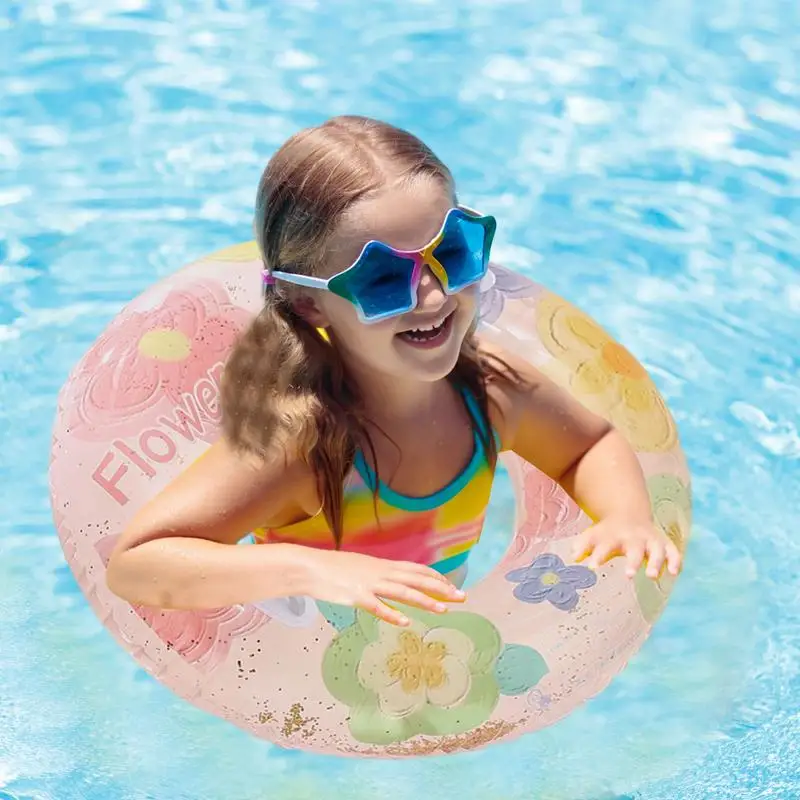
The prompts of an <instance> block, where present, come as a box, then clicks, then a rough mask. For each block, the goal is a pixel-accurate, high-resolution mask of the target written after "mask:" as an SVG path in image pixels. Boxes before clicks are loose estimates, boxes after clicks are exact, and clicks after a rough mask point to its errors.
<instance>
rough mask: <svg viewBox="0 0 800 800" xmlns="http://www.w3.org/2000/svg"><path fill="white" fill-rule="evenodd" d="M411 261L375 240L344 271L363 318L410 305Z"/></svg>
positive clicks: (403, 309) (379, 315)
mask: <svg viewBox="0 0 800 800" xmlns="http://www.w3.org/2000/svg"><path fill="white" fill-rule="evenodd" d="M413 272H414V261H413V259H410V258H403V257H402V256H398V255H397V254H396V253H394V252H392V250H390V249H389V248H388V247H385V246H383V245H381V244H379V243H377V242H376V243H373V244H371V245H370V246H369V247H368V248H367V250H366V252H365V253H364V255H363V256H362V259H361V262H360V263H359V264H358V266H356V267H355V268H354V269H353V270H352V272H350V273H348V276H347V277H348V280H347V292H348V294H349V295H350V297H351V298H352V299H353V302H355V304H356V305H357V306H358V307H359V308H360V309H361V313H362V314H363V315H364V317H365V318H366V319H376V318H378V317H384V316H391V315H392V314H402V313H404V312H406V311H408V310H410V309H412V308H413V307H414V297H413V295H412V293H411V274H412V273H413Z"/></svg>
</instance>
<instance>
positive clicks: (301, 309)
mask: <svg viewBox="0 0 800 800" xmlns="http://www.w3.org/2000/svg"><path fill="white" fill-rule="evenodd" d="M292 308H293V309H294V313H295V314H297V316H298V317H302V318H303V319H304V320H305V321H306V322H307V323H308V324H309V325H313V326H314V327H315V328H327V327H328V325H329V324H330V323H329V321H328V318H327V316H326V315H325V313H324V312H323V311H322V310H321V309H320V308H319V306H318V305H317V304H316V303H315V302H314V298H313V297H311V296H309V295H303V296H302V297H299V298H297V300H294V301H293V302H292Z"/></svg>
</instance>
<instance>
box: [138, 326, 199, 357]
mask: <svg viewBox="0 0 800 800" xmlns="http://www.w3.org/2000/svg"><path fill="white" fill-rule="evenodd" d="M191 350H192V343H191V342H190V341H189V338H188V337H187V336H186V334H184V333H181V331H175V330H170V329H169V328H156V329H155V330H153V331H147V333H145V334H144V336H142V338H141V339H139V352H140V353H141V354H142V355H143V356H148V357H150V358H155V359H157V360H158V361H183V359H184V358H186V356H188V355H189V353H190V352H191Z"/></svg>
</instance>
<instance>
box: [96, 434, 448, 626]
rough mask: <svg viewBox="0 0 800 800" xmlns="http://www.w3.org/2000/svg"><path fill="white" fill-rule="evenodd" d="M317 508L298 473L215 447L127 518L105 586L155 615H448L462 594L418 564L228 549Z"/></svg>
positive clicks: (294, 466) (286, 548) (309, 551)
mask: <svg viewBox="0 0 800 800" xmlns="http://www.w3.org/2000/svg"><path fill="white" fill-rule="evenodd" d="M318 509H319V498H318V496H317V490H316V481H315V479H314V476H313V474H312V473H311V471H310V469H309V467H308V466H307V465H306V464H304V463H302V462H300V461H297V460H295V461H291V460H290V459H289V458H287V457H286V455H285V454H283V453H278V452H276V453H275V454H273V456H272V457H271V458H267V459H265V460H264V461H256V460H255V459H251V458H247V457H244V456H242V455H241V454H239V453H236V452H235V451H234V450H233V449H232V448H231V447H230V446H229V445H228V444H227V443H226V441H225V440H221V441H220V442H218V443H217V444H215V445H214V446H213V447H212V448H211V449H210V450H209V451H208V452H207V453H206V454H205V455H204V456H203V457H202V458H200V459H199V460H198V461H196V462H195V463H194V464H192V465H191V466H190V467H189V468H188V469H187V470H186V471H185V472H183V473H182V474H181V475H180V476H179V477H178V478H176V479H175V480H174V481H173V482H172V483H171V484H169V485H168V486H167V487H166V489H164V491H162V492H161V493H160V494H159V495H157V496H156V497H155V498H154V499H153V500H152V501H151V502H150V503H148V504H147V505H146V506H144V507H143V508H142V509H141V511H140V512H139V513H138V514H137V515H136V516H135V517H134V519H133V520H132V521H131V523H130V525H128V527H127V529H126V530H125V531H124V532H123V534H122V536H121V537H120V540H119V542H118V543H117V546H116V548H115V549H114V552H113V553H112V556H111V559H110V561H109V564H108V570H107V572H106V581H107V584H108V587H109V588H110V589H111V591H112V592H114V593H115V594H117V595H119V596H120V597H122V598H123V599H125V600H127V601H128V602H130V603H135V604H137V605H145V606H154V607H156V608H183V609H204V608H207V609H211V608H221V607H224V606H229V605H235V604H246V603H253V602H256V601H259V600H267V599H270V598H276V597H288V596H290V595H309V596H311V597H314V598H316V599H318V600H326V601H328V602H331V603H338V604H341V605H348V606H357V607H359V608H363V609H365V610H367V611H369V612H370V613H372V614H374V615H375V616H377V617H380V618H381V619H383V620H386V621H387V622H391V623H394V624H397V625H408V624H409V620H408V618H407V617H406V616H405V615H404V614H403V612H402V611H401V610H400V609H398V608H396V607H395V606H394V605H389V603H390V602H391V603H405V604H407V605H412V606H417V607H419V608H423V609H425V610H426V611H432V612H435V613H444V612H445V611H446V610H447V605H446V601H449V602H463V600H464V593H463V592H460V591H459V590H458V589H457V588H456V587H455V586H454V585H453V584H452V583H451V582H450V581H449V580H447V578H445V577H444V576H442V575H440V574H439V573H438V572H436V571H435V570H433V569H432V568H430V567H428V566H426V565H423V564H416V563H409V562H404V561H389V560H386V559H382V558H375V557H372V556H367V555H362V554H359V553H348V552H341V551H333V552H331V551H327V550H317V549H314V548H311V547H305V546H303V545H295V544H265V545H255V546H253V545H250V546H241V545H238V544H237V543H238V542H239V541H240V540H241V539H242V538H243V537H244V536H246V535H247V534H248V533H249V532H250V531H252V530H254V529H256V528H258V527H260V526H266V527H281V526H283V525H288V524H289V523H292V522H296V521H299V520H301V519H305V518H307V517H309V516H312V515H313V514H315V513H317V510H318ZM387 601H389V602H387Z"/></svg>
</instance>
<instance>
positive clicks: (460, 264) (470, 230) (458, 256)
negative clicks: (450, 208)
mask: <svg viewBox="0 0 800 800" xmlns="http://www.w3.org/2000/svg"><path fill="white" fill-rule="evenodd" d="M485 245H486V228H485V227H484V225H483V224H482V223H481V222H479V221H477V220H475V219H471V218H469V217H460V216H455V215H453V216H452V217H451V218H450V220H449V222H448V225H447V228H446V229H445V232H444V238H443V239H442V241H441V242H440V243H439V245H438V246H437V247H436V249H435V250H434V251H433V255H434V258H436V260H437V261H438V262H439V263H440V264H441V265H442V266H443V267H444V271H445V272H446V273H447V283H448V290H449V291H450V292H458V291H460V290H461V289H463V288H464V287H465V286H469V285H470V284H472V283H475V281H477V280H479V279H480V278H482V277H483V275H484V273H485V272H486V264H487V263H488V260H489V253H488V249H487V247H486V246H485Z"/></svg>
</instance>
